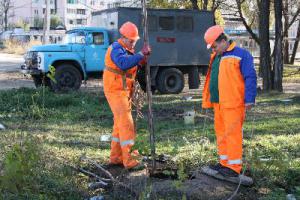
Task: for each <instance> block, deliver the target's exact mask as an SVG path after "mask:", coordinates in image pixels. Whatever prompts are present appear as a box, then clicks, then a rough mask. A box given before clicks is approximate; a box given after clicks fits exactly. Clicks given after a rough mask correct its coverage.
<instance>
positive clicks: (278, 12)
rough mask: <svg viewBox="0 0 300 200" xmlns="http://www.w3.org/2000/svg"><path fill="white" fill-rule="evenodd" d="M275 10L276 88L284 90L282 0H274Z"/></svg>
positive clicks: (274, 71)
mask: <svg viewBox="0 0 300 200" xmlns="http://www.w3.org/2000/svg"><path fill="white" fill-rule="evenodd" d="M274 10H275V45H274V67H273V73H272V74H274V83H273V84H274V89H275V90H277V91H279V92H282V71H283V60H282V57H283V55H282V46H283V44H282V31H283V29H282V0H274Z"/></svg>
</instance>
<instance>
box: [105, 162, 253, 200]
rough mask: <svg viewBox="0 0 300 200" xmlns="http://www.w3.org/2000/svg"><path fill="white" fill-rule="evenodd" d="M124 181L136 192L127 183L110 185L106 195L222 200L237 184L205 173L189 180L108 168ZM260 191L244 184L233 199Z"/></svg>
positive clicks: (119, 168) (228, 195)
mask: <svg viewBox="0 0 300 200" xmlns="http://www.w3.org/2000/svg"><path fill="white" fill-rule="evenodd" d="M108 170H109V171H110V172H111V174H112V175H113V176H114V177H116V178H117V179H118V180H119V181H120V182H122V183H124V184H125V185H126V186H128V188H129V189H130V190H131V191H133V193H135V194H136V195H133V194H132V195H130V193H131V192H129V191H128V189H124V188H123V187H118V186H116V187H110V188H108V189H107V190H106V191H105V192H104V194H103V193H102V195H104V197H105V199H120V200H122V199H124V200H125V199H126V200H127V199H143V198H146V199H172V200H177V199H178V200H182V199H183V198H184V197H185V198H186V199H189V200H208V199H209V200H220V199H228V198H230V197H231V196H232V195H233V194H234V192H235V190H236V188H237V185H236V184H233V183H229V182H225V181H220V180H217V179H215V178H212V177H210V176H207V175H204V174H200V173H199V174H197V176H195V178H193V179H187V180H185V181H179V180H172V179H159V178H153V177H150V176H149V172H148V170H147V169H145V170H141V171H132V172H130V171H128V170H125V169H124V168H123V167H121V166H113V167H110V168H109V169H108ZM257 198H258V194H257V192H256V191H255V190H254V189H252V188H251V187H243V186H241V187H240V190H239V192H238V193H237V195H235V196H234V198H233V199H257Z"/></svg>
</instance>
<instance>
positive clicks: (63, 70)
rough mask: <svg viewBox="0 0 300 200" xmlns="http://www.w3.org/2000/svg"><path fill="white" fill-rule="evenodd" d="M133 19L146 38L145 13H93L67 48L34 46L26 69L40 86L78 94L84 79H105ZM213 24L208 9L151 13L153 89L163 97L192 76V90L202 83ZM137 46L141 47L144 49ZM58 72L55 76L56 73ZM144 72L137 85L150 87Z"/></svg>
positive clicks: (122, 10)
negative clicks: (111, 51) (107, 60)
mask: <svg viewBox="0 0 300 200" xmlns="http://www.w3.org/2000/svg"><path fill="white" fill-rule="evenodd" d="M126 21H132V22H133V23H135V24H137V25H138V27H139V32H140V34H141V38H142V34H143V33H142V30H143V28H142V24H143V23H142V15H141V9H139V8H114V9H107V10H102V11H96V12H94V13H92V25H93V27H79V28H75V29H73V30H69V31H67V32H66V37H65V39H64V43H63V44H52V45H41V46H34V47H32V48H31V49H30V50H29V51H28V52H27V53H26V54H25V56H24V58H25V63H24V64H23V65H22V66H21V71H22V72H23V73H24V74H30V75H31V76H32V78H33V81H34V83H35V85H36V86H37V87H39V86H41V85H45V86H49V87H50V88H51V89H52V90H54V91H69V90H78V89H79V88H80V86H81V83H82V81H83V80H88V79H89V78H90V77H101V74H102V71H103V70H104V69H105V64H104V57H105V53H106V50H107V48H108V47H109V45H110V44H111V43H112V42H114V41H115V40H116V39H118V38H119V37H120V35H119V33H118V29H119V27H120V26H121V25H122V24H123V23H124V22H126ZM213 24H214V16H213V13H212V12H209V11H195V10H183V9H149V10H148V27H149V41H150V44H151V47H152V52H153V53H152V54H151V57H150V59H149V65H150V67H151V87H152V89H153V90H158V91H159V92H160V93H163V94H174V93H180V92H181V91H182V90H183V88H184V84H185V79H184V74H188V84H189V88H190V89H196V88H198V87H199V85H200V78H199V73H200V72H203V73H204V72H205V70H206V69H207V65H208V62H209V52H208V51H207V49H206V44H205V42H204V39H203V35H204V32H205V30H206V29H207V28H208V27H210V26H212V25H213ZM142 43H143V42H142V41H141V40H140V41H139V42H138V43H137V46H136V49H137V50H139V49H140V48H141V46H142ZM53 69H55V72H54V70H53ZM51 73H53V78H51V76H49V74H51ZM144 74H145V72H144V71H143V70H139V73H138V76H137V78H138V81H139V82H140V84H141V86H142V88H145V78H144V77H145V76H144Z"/></svg>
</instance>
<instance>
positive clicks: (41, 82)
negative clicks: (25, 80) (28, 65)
mask: <svg viewBox="0 0 300 200" xmlns="http://www.w3.org/2000/svg"><path fill="white" fill-rule="evenodd" d="M32 79H33V82H34V85H35V87H36V88H38V87H41V86H50V80H49V78H47V77H45V76H44V75H32Z"/></svg>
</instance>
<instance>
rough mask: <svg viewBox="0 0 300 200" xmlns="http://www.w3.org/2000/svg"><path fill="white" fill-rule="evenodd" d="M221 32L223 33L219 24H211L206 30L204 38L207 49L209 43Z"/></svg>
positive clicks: (209, 45)
mask: <svg viewBox="0 0 300 200" xmlns="http://www.w3.org/2000/svg"><path fill="white" fill-rule="evenodd" d="M222 33H224V29H223V28H222V27H221V26H219V25H215V26H211V27H209V28H208V29H207V30H206V32H205V34H204V40H205V42H206V44H207V49H210V47H211V45H212V44H213V43H214V42H215V41H216V39H217V38H218V37H219V36H220V35H221V34H222Z"/></svg>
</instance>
